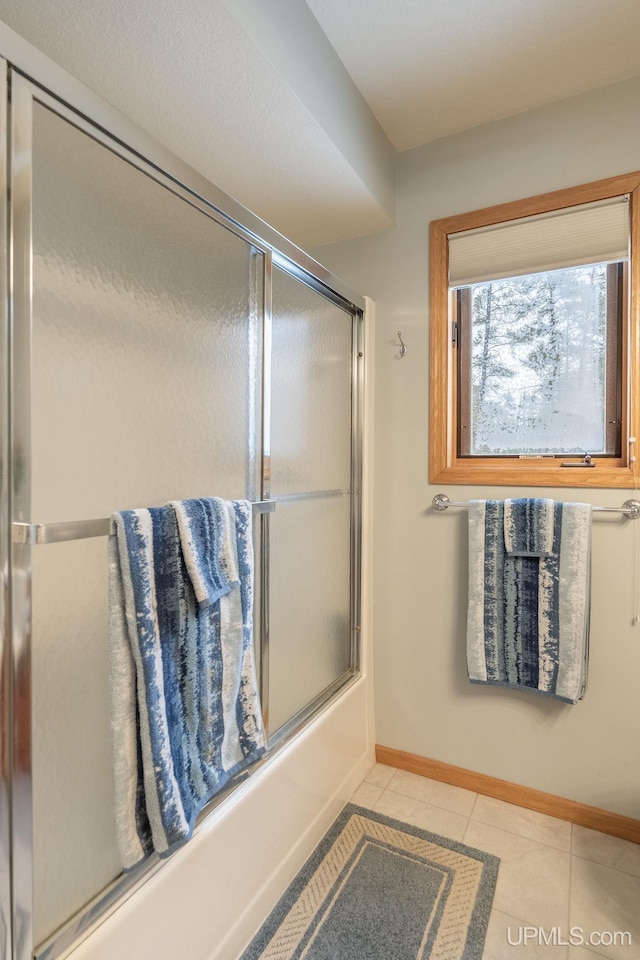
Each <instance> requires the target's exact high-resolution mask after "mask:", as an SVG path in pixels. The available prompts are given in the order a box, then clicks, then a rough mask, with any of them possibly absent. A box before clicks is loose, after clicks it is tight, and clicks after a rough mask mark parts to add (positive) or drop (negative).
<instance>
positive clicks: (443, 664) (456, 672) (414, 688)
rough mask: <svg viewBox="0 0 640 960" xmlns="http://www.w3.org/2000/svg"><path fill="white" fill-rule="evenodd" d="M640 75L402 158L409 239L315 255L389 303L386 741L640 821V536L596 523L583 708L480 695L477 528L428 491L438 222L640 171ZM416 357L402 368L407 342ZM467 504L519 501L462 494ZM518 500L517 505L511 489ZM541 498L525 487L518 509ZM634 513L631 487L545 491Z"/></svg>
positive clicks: (381, 727) (380, 657) (380, 434)
mask: <svg viewBox="0 0 640 960" xmlns="http://www.w3.org/2000/svg"><path fill="white" fill-rule="evenodd" d="M639 100H640V79H634V80H631V81H625V82H623V83H621V84H616V85H614V86H611V87H608V88H605V89H603V90H600V91H596V92H594V93H591V94H588V95H584V96H580V97H576V98H572V99H571V100H567V101H563V102H561V103H558V104H555V105H553V106H550V107H546V108H541V109H538V110H535V111H532V112H529V113H526V114H521V115H519V116H516V117H512V118H509V119H506V120H503V121H500V122H498V123H494V124H489V125H486V126H483V127H481V128H478V129H476V130H473V131H469V132H467V133H464V134H460V135H456V136H453V137H450V138H447V139H444V140H441V141H438V142H435V143H433V144H431V145H427V146H425V147H421V148H417V149H415V150H411V151H407V152H406V153H404V154H401V155H400V158H399V182H398V198H397V223H398V225H397V227H396V228H395V229H393V230H391V231H388V232H385V233H383V234H381V235H378V236H375V237H368V238H363V239H356V240H352V241H348V242H343V243H340V244H334V245H331V246H325V247H322V248H321V249H319V250H316V251H314V255H315V256H316V257H317V258H318V259H319V260H321V261H322V262H323V263H325V264H326V265H327V266H328V267H329V269H331V270H333V272H334V273H336V274H337V275H338V276H341V277H342V278H343V279H344V280H346V281H347V282H348V283H350V284H351V285H352V286H354V287H355V288H357V289H360V290H363V291H364V292H365V293H367V294H368V295H369V296H371V297H372V298H373V299H374V300H375V301H376V307H377V325H378V335H377V355H378V360H377V371H376V414H375V415H376V466H375V482H376V499H375V518H376V535H375V571H376V572H375V612H374V616H375V627H376V640H375V644H376V645H375V663H376V678H377V679H376V692H375V698H376V732H377V741H378V743H380V744H383V745H385V746H389V747H394V748H396V749H400V750H407V751H410V752H413V753H416V754H419V755H421V756H425V757H430V758H434V759H437V760H441V761H444V762H446V763H450V764H454V765H457V766H461V767H465V768H467V769H470V770H474V771H478V772H481V773H484V774H488V775H491V776H495V777H500V778H503V779H506V780H509V781H512V782H514V783H518V784H523V785H526V786H529V787H534V788H538V789H540V790H545V791H548V792H550V793H554V794H557V795H559V796H563V797H568V798H570V799H574V800H579V801H582V802H584V803H588V804H593V805H595V806H598V807H602V808H604V809H607V810H611V811H615V812H618V813H622V814H626V815H629V816H635V817H640V768H639V767H638V764H637V758H638V751H639V750H640V696H639V684H640V625H638V626H632V625H631V620H632V616H633V614H634V583H635V582H636V581H637V578H638V576H640V570H639V569H638V566H637V563H636V559H635V556H636V538H638V537H640V522H638V523H639V526H638V527H634V522H633V521H624V520H622V519H620V518H617V517H613V518H610V517H609V516H607V515H600V516H596V518H595V520H594V532H593V588H592V630H591V662H590V673H589V688H588V690H587V695H586V699H585V700H584V701H583V702H582V703H580V704H578V705H575V706H572V705H565V704H562V703H560V702H555V701H551V700H548V699H546V698H542V697H536V695H534V694H522V693H519V692H517V691H511V690H503V689H498V688H491V687H478V686H473V687H472V686H471V685H470V684H469V682H468V680H467V674H466V663H465V618H466V602H467V590H466V562H467V553H466V551H467V548H466V514H465V513H464V512H462V511H455V510H453V509H451V510H450V511H449V512H448V513H445V514H435V513H434V512H433V511H432V510H429V509H428V508H429V505H430V503H431V500H432V498H433V496H434V494H435V493H438V492H439V491H440V487H438V488H435V487H430V486H429V484H428V437H429V420H428V366H429V365H428V347H429V345H428V320H429V316H428V313H429V311H428V258H429V251H428V227H429V222H430V221H431V220H433V219H437V218H439V217H444V216H449V215H451V214H456V213H460V212H464V211H466V210H473V209H476V208H479V207H484V206H490V205H492V204H496V203H501V202H506V201H510V200H516V199H519V198H524V197H527V196H531V195H534V194H537V193H541V192H544V191H547V190H554V189H560V188H562V187H568V186H573V185H577V184H580V183H585V182H588V181H590V180H596V179H600V178H603V177H608V176H613V175H615V174H621V173H626V172H629V171H632V170H636V169H638V168H640V124H639V123H638V109H637V105H638V102H639ZM397 330H401V331H402V336H403V339H404V340H405V343H406V344H407V355H406V357H405V358H404V359H402V360H398V359H396V357H397V353H398V349H397V346H396V345H395V344H396V343H397V337H396V331H397ZM442 492H445V493H447V494H448V495H449V496H450V497H451V499H456V500H466V499H469V498H470V497H478V498H482V497H502V496H507V495H508V494H509V490H508V488H504V487H502V488H495V487H494V488H489V487H482V488H480V487H474V488H471V487H450V488H448V489H445V490H443V491H442ZM511 492H512V493H515V492H516V491H511ZM534 493H535V494H537V495H540V493H539V491H534V490H533V489H531V490H527V489H526V488H518V490H517V494H518V495H519V496H527V495H533V494H534ZM544 495H547V496H556V497H557V498H558V499H565V500H570V499H578V500H587V499H588V500H589V501H590V502H592V503H594V504H601V505H611V506H615V505H619V504H620V503H622V501H623V500H625V499H627V498H628V497H629V496H631V495H632V494H630V493H629V492H626V491H623V490H608V491H607V490H602V491H600V490H590V491H589V492H588V494H587V493H586V492H581V491H579V490H577V491H576V490H566V489H565V490H547V491H545V492H544Z"/></svg>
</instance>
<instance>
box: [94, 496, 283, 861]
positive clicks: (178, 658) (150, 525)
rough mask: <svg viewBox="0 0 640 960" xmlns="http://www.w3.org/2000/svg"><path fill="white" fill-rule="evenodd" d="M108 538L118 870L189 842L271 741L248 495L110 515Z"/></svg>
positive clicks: (179, 503)
mask: <svg viewBox="0 0 640 960" xmlns="http://www.w3.org/2000/svg"><path fill="white" fill-rule="evenodd" d="M114 521H115V529H116V532H115V534H113V535H112V536H111V537H110V538H109V607H110V635H111V670H112V677H111V689H112V736H113V762H114V788H115V811H116V834H117V839H118V846H119V850H120V855H121V860H122V863H123V866H124V867H125V869H129V868H131V867H133V866H135V865H136V864H137V863H138V862H139V861H140V860H142V859H144V857H146V856H147V855H148V854H149V853H150V852H151V851H152V850H155V851H157V852H158V853H159V854H160V855H161V856H167V855H168V854H170V853H172V852H173V850H175V849H176V848H177V847H179V846H181V845H182V844H183V843H185V842H186V841H187V840H188V839H189V837H190V836H191V834H192V832H193V827H194V825H195V819H196V816H197V814H198V813H199V811H200V810H201V809H202V807H203V806H204V805H205V804H206V803H207V801H208V800H209V799H210V798H211V797H212V796H213V795H214V794H215V793H217V792H218V791H219V790H220V789H221V788H222V787H223V786H224V785H225V783H226V782H227V781H228V780H229V779H230V777H232V776H233V775H234V774H235V773H237V772H238V771H240V770H242V769H243V768H244V767H246V766H247V765H248V764H250V763H252V762H253V761H254V760H256V759H258V757H260V756H261V755H262V754H263V753H264V752H265V749H266V737H265V732H264V727H263V724H262V715H261V710H260V702H259V695H258V688H257V680H256V670H255V655H254V645H253V627H252V624H253V547H252V537H251V521H252V514H251V504H250V503H248V502H247V501H224V500H220V499H218V498H214V499H210V500H189V501H180V502H176V503H171V504H167V505H166V506H164V507H157V508H150V509H142V510H127V511H123V512H122V513H118V514H114Z"/></svg>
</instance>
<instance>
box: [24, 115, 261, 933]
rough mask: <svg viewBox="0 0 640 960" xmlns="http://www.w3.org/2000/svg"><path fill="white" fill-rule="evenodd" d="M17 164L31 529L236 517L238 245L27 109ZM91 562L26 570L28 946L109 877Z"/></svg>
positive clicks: (57, 555) (242, 261)
mask: <svg viewBox="0 0 640 960" xmlns="http://www.w3.org/2000/svg"><path fill="white" fill-rule="evenodd" d="M33 162H34V169H33V191H34V198H33V199H34V219H33V231H34V233H33V249H34V322H33V401H32V402H33V407H32V414H33V415H32V430H33V509H32V518H33V520H34V521H37V522H53V521H57V520H77V519H84V518H89V517H101V516H106V515H108V514H110V513H111V512H112V511H114V510H120V509H124V508H128V507H137V506H147V505H154V504H162V503H164V502H165V501H167V500H169V499H181V498H186V497H193V496H212V495H219V496H223V497H229V498H232V497H244V496H248V497H250V498H253V497H254V495H255V491H254V490H253V475H254V469H253V460H252V454H251V453H250V448H251V445H252V444H253V442H254V439H255V422H256V404H257V397H258V395H259V392H260V383H259V382H256V380H255V373H254V369H257V365H256V364H255V357H256V355H257V353H258V350H259V341H258V322H257V317H256V314H255V310H254V304H255V302H256V299H258V300H259V298H257V297H256V291H255V289H254V286H255V280H254V279H253V278H255V276H257V275H259V274H260V270H259V269H257V270H256V269H255V267H254V261H253V259H252V257H253V254H252V251H251V248H250V246H249V245H248V244H247V243H245V242H244V241H243V240H242V239H240V238H238V237H236V236H235V235H234V234H232V233H230V232H229V231H227V230H225V229H224V228H223V227H222V226H220V225H219V224H217V223H215V222H214V221H213V220H211V219H210V218H209V217H207V216H206V215H204V214H203V213H202V212H201V211H199V210H197V209H195V208H194V207H193V206H191V205H190V204H188V203H186V202H185V201H184V200H182V199H181V198H179V197H177V196H176V195H174V194H173V193H171V192H169V191H168V190H166V189H165V188H164V187H162V186H161V185H160V184H158V183H157V182H155V181H154V180H152V179H151V178H149V177H147V176H146V175H145V174H143V173H142V172H141V171H139V170H138V169H136V168H135V167H133V166H132V165H130V164H128V163H127V162H125V161H124V160H122V159H121V158H119V157H117V156H116V155H114V154H113V153H111V152H110V151H108V150H107V149H106V148H104V147H103V146H102V145H100V144H99V143H98V142H96V141H94V140H92V139H91V138H90V137H88V136H86V135H85V134H84V133H82V132H81V131H79V130H77V129H75V128H74V127H72V126H71V125H70V124H68V123H67V122H66V121H64V120H62V119H60V118H59V117H57V116H56V115H54V114H53V113H50V112H49V111H48V110H47V109H45V108H44V107H41V106H38V105H35V114H34V161H33ZM106 549H107V544H106V539H101V540H96V541H89V542H74V543H69V544H59V545H58V544H56V545H50V546H45V547H38V548H37V549H36V550H34V551H33V552H34V570H33V590H34V624H33V674H34V699H35V744H34V787H35V821H34V871H35V896H34V899H35V927H36V941H39V940H40V939H41V938H43V937H44V936H46V935H48V934H49V933H50V932H51V931H52V930H53V929H54V928H55V927H56V926H57V925H58V924H60V923H61V922H63V921H64V920H66V919H67V917H68V916H69V915H70V914H71V913H73V912H74V911H75V910H76V909H77V908H78V907H80V906H81V905H82V904H83V903H85V902H86V901H87V900H89V899H90V898H91V897H92V896H94V895H95V894H96V893H98V892H99V891H100V889H101V888H102V887H103V886H104V884H105V883H106V882H107V881H108V880H110V879H111V878H112V877H113V876H114V875H115V874H116V873H118V872H119V867H118V860H117V856H116V852H115V844H114V840H113V824H112V817H113V813H112V788H111V774H110V749H111V747H110V728H109V696H108V682H109V668H108V645H107V619H106V617H107V611H106V591H107V566H106Z"/></svg>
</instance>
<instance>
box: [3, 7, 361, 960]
mask: <svg viewBox="0 0 640 960" xmlns="http://www.w3.org/2000/svg"><path fill="white" fill-rule="evenodd" d="M18 39H19V38H18ZM0 43H3V44H4V47H0V54H6V55H7V56H8V60H9V61H10V65H9V66H8V67H7V65H6V63H5V61H2V64H3V71H2V75H1V76H0V87H1V88H2V89H0V137H3V142H2V144H0V186H1V187H3V188H4V189H2V191H1V197H0V251H1V253H0V255H1V256H2V257H3V262H4V263H5V264H6V267H5V269H4V270H3V272H2V279H0V304H1V306H0V337H1V340H2V344H3V348H4V354H3V356H4V363H3V366H2V372H1V373H0V410H1V412H0V493H1V494H2V497H1V504H0V571H1V573H0V576H1V577H2V584H1V590H0V596H1V600H0V623H1V626H2V632H1V633H0V690H1V692H2V701H1V704H0V706H1V713H0V738H1V739H0V750H1V754H0V760H1V765H0V854H1V855H2V858H3V864H7V865H10V868H11V869H10V873H9V870H8V869H7V871H6V873H5V872H2V869H3V868H2V867H0V960H32V957H33V955H34V948H35V945H34V944H33V933H32V915H33V902H32V897H33V895H32V884H33V826H32V815H33V814H32V812H33V777H32V754H31V676H32V671H31V550H32V549H33V547H32V545H31V544H30V543H29V542H20V540H19V537H17V536H16V537H14V536H12V529H14V528H13V527H12V525H13V524H29V523H31V520H32V518H31V436H30V432H31V348H32V344H31V336H32V254H33V251H32V236H31V222H32V210H31V204H32V177H31V171H32V167H31V164H32V160H31V155H32V153H31V148H32V133H31V131H32V104H33V102H34V100H35V101H37V102H39V103H41V104H43V105H44V106H45V107H48V108H49V109H51V110H52V111H54V112H55V113H56V114H58V115H59V116H60V117H62V118H63V119H65V120H67V121H69V122H71V123H72V124H73V125H74V126H76V127H77V128H78V129H80V130H82V131H83V132H85V133H87V134H88V135H89V136H91V137H92V138H93V139H95V140H96V141H98V142H99V143H102V144H103V145H104V146H105V147H107V148H108V149H109V150H111V151H112V152H113V153H115V154H116V155H118V156H120V157H122V158H123V159H125V160H126V161H127V162H128V163H131V164H132V165H133V166H135V167H137V168H138V169H140V170H142V171H143V172H144V173H145V174H146V175H148V176H150V177H151V178H152V179H154V180H156V181H157V182H158V183H159V184H161V185H162V186H164V187H165V188H167V189H169V190H170V191H172V192H173V193H175V194H176V195H177V196H179V197H181V198H182V199H184V200H185V201H186V202H188V203H189V204H191V205H193V206H194V207H196V208H197V209H199V210H200V211H202V212H203V213H205V214H206V215H207V216H208V217H210V218H211V219H212V220H214V221H215V222H217V223H219V224H221V225H222V226H224V227H225V228H226V229H228V230H230V231H231V232H232V233H234V234H236V235H237V236H239V237H240V238H242V239H243V240H245V241H246V242H247V244H249V245H250V247H251V248H252V251H253V255H252V258H251V263H252V267H251V269H252V271H253V274H255V275H252V279H253V281H254V282H252V289H253V290H254V291H255V299H256V303H255V304H254V305H253V306H254V308H255V310H256V323H257V324H258V325H259V328H260V335H259V338H258V339H257V343H258V347H257V352H258V354H259V356H258V367H259V370H260V374H259V376H260V379H261V382H260V383H259V384H258V386H257V388H256V396H255V397H254V402H253V412H254V414H255V417H256V424H255V442H256V447H257V451H256V456H255V461H254V462H252V463H251V464H250V466H249V476H248V478H247V479H248V487H249V489H251V490H252V489H253V488H254V487H255V499H260V500H268V499H270V475H271V469H270V456H271V448H270V434H271V423H270V418H271V412H270V400H269V398H270V391H271V276H272V263H273V261H274V260H275V261H277V263H278V266H279V267H281V268H282V269H284V270H286V271H287V272H289V273H291V274H293V275H294V276H296V277H298V279H301V280H303V282H305V283H307V284H308V285H309V286H310V287H312V288H313V289H315V290H316V291H317V292H318V293H320V294H321V295H323V296H325V297H326V298H327V299H330V300H332V301H334V302H335V303H338V304H339V305H340V306H342V307H343V308H344V309H345V310H347V311H348V312H349V313H350V314H351V317H352V331H353V332H352V411H351V413H352V434H351V436H352V440H351V442H352V450H351V471H352V476H351V631H352V639H351V667H350V670H349V671H348V672H347V674H345V675H344V676H342V677H340V678H338V679H337V680H336V681H335V682H334V683H332V684H331V686H330V687H329V688H327V690H325V691H323V693H322V694H321V695H320V696H319V697H317V698H316V699H315V700H314V701H313V703H311V704H309V705H307V707H305V709H304V710H303V711H301V712H300V714H299V715H296V717H295V718H293V719H292V721H291V722H290V723H288V724H287V725H286V729H283V730H281V731H278V736H277V738H274V737H271V738H270V745H271V755H273V754H274V753H275V752H277V751H278V750H280V749H282V748H283V747H284V746H285V744H286V743H287V741H288V740H289V739H290V738H291V737H292V736H294V735H295V734H296V733H297V732H298V731H299V730H300V729H301V726H302V725H303V724H304V723H305V722H308V720H309V719H310V718H311V717H312V716H314V715H315V714H316V713H317V711H318V710H319V709H320V708H322V707H323V706H326V705H327V704H328V702H329V700H330V698H331V697H333V696H334V695H335V694H337V693H338V692H339V691H341V690H342V689H343V688H344V687H345V684H347V683H348V682H349V680H355V679H356V678H357V675H358V670H359V632H360V579H361V570H360V563H361V561H360V556H361V548H360V540H361V519H360V514H361V495H360V491H361V483H362V461H361V449H362V436H363V428H362V415H363V411H362V390H363V347H362V342H363V318H364V300H363V299H362V298H361V297H360V296H359V295H358V294H355V293H353V292H352V291H351V290H350V289H349V288H347V287H346V286H344V285H343V284H342V283H341V282H340V281H338V280H337V279H336V278H334V277H332V276H331V275H330V274H329V273H328V272H327V271H325V270H324V269H323V268H322V267H321V266H320V265H319V264H317V263H316V262H315V261H314V260H312V259H311V258H310V257H308V256H307V255H306V254H305V253H303V252H302V251H301V250H299V249H298V248H297V247H295V246H294V245H293V244H291V243H290V242H289V241H287V240H285V239H284V238H283V237H282V236H281V235H280V234H278V233H276V232H275V231H273V230H272V229H271V228H270V227H268V226H267V225H266V224H264V223H263V222H262V221H260V220H259V219H258V218H256V217H255V216H254V215H253V214H251V213H250V212H249V211H247V210H245V209H244V208H243V207H241V206H240V205H239V204H237V203H236V202H235V201H233V200H232V199H230V198H228V197H226V195H224V194H223V193H221V192H220V191H219V190H217V188H215V187H214V186H212V185H211V184H210V183H209V182H208V181H206V180H205V179H204V178H202V177H201V176H200V175H199V174H197V173H196V172H195V171H193V170H191V168H189V167H188V166H187V165H186V164H184V163H183V162H182V161H180V160H179V159H177V158H176V157H174V156H173V155H172V154H171V153H169V152H168V151H167V150H165V149H164V148H163V147H161V146H159V145H158V144H157V143H156V142H155V141H153V140H152V139H151V138H149V137H148V136H147V135H146V134H144V133H142V132H141V131H139V130H138V129H137V128H136V127H135V126H134V125H133V124H131V123H130V122H129V121H128V120H127V119H126V118H124V117H122V116H121V115H120V114H119V113H117V111H115V110H113V109H112V108H111V107H109V106H108V105H107V104H105V103H104V102H103V101H102V100H100V98H99V97H97V96H95V95H93V94H92V93H91V92H90V91H88V90H87V89H86V88H85V87H84V86H83V85H82V84H79V83H77V82H76V81H74V80H73V79H72V78H70V77H68V75H66V74H65V73H64V71H61V70H60V69H59V68H57V67H56V66H55V65H54V64H51V63H50V61H48V60H47V59H46V58H44V57H42V56H41V55H40V54H39V53H37V51H33V50H32V49H31V48H28V49H27V45H26V44H24V43H22V42H17V40H16V38H15V35H12V34H11V32H10V31H8V32H7V33H6V34H5V32H4V29H3V28H1V25H0ZM25 51H26V52H25ZM12 52H13V53H14V54H15V57H12V56H11V54H12ZM14 59H15V60H16V61H17V63H15V64H14V63H13V60H14ZM7 76H8V77H9V81H8V82H9V84H10V86H11V95H10V97H9V96H8V93H7ZM7 104H9V107H8V108H7ZM7 158H8V159H7ZM7 196H9V197H10V203H9V204H8V203H7ZM7 238H8V243H7V246H6V248H5V247H4V246H3V245H4V244H5V241H6V239H7ZM260 261H261V267H260V265H259V263H260ZM260 273H261V276H259V274H260ZM2 465H6V467H4V468H1V467H2ZM252 498H253V497H252ZM126 506H127V505H126V504H123V505H122V507H123V508H124V507H126ZM69 519H71V518H69ZM269 523H270V517H269V514H268V513H265V514H263V515H261V517H260V522H259V524H257V532H256V549H257V554H256V555H257V556H258V557H259V558H260V567H261V581H260V583H259V584H258V585H257V589H256V611H257V614H256V616H257V622H258V627H259V629H258V635H259V637H260V650H259V658H260V668H261V692H262V697H263V711H264V715H265V722H266V724H267V729H268V717H269V704H268V689H269V563H268V557H269ZM36 549H38V548H37V547H36ZM261 762H262V763H265V762H267V763H268V762H269V760H268V759H267V760H265V761H261ZM227 795H228V792H225V793H224V794H223V795H222V796H221V797H219V798H214V800H213V801H212V802H211V804H210V805H209V806H208V807H207V808H206V809H205V811H203V814H202V815H201V818H200V820H199V823H198V826H197V827H196V830H198V829H200V827H201V825H202V823H204V821H205V820H206V818H207V816H208V815H209V814H210V813H211V812H212V810H213V809H214V807H215V806H216V805H217V804H218V803H219V802H221V801H222V800H223V799H224V798H225V797H226V796H227ZM5 855H6V857H5ZM160 866H161V861H160V860H159V859H158V858H157V857H151V858H149V860H148V861H146V862H145V863H144V864H143V865H141V867H139V868H138V869H137V870H135V871H133V872H132V873H130V874H127V875H126V876H121V877H119V878H117V879H116V880H114V882H113V883H112V884H111V885H110V886H108V887H107V888H106V889H105V890H103V891H101V892H100V893H99V894H98V895H96V896H95V897H94V898H93V900H91V902H90V903H89V904H88V905H87V907H86V908H85V909H83V910H81V911H80V912H79V913H78V914H76V915H75V916H74V917H72V918H71V919H70V920H69V921H68V922H67V923H66V924H65V925H64V926H63V927H62V928H61V929H60V930H59V931H57V932H56V933H55V934H54V935H53V936H52V937H50V938H49V939H48V940H47V941H45V942H44V943H42V944H40V945H38V947H37V951H36V956H37V957H38V958H42V960H44V958H47V960H48V958H53V957H58V956H62V955H66V953H68V952H69V951H70V950H71V949H73V947H75V946H76V945H77V944H78V942H79V941H80V939H82V938H84V937H85V936H87V935H88V934H89V933H90V932H91V931H92V930H93V929H94V928H95V927H96V926H97V925H98V924H99V923H100V922H101V921H102V920H103V919H105V917H106V916H108V915H109V914H110V913H112V912H113V911H114V910H115V909H116V908H117V906H119V905H120V903H121V902H123V900H124V899H126V898H127V897H128V896H130V895H131V894H132V893H133V892H134V891H135V890H136V889H138V888H139V887H140V886H141V884H142V883H144V882H145V881H146V880H147V879H148V878H149V877H150V876H151V875H152V874H153V873H154V872H155V871H156V870H157V869H158V868H159V867H160Z"/></svg>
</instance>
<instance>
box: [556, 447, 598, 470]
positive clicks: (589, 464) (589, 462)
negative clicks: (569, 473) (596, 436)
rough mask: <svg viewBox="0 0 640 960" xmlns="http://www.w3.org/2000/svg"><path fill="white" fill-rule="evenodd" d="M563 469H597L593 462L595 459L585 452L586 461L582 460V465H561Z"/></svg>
mask: <svg viewBox="0 0 640 960" xmlns="http://www.w3.org/2000/svg"><path fill="white" fill-rule="evenodd" d="M560 466H561V467H595V463H594V462H593V457H592V456H591V454H590V453H587V452H586V451H585V455H584V460H581V461H580V463H561V464H560Z"/></svg>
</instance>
